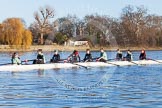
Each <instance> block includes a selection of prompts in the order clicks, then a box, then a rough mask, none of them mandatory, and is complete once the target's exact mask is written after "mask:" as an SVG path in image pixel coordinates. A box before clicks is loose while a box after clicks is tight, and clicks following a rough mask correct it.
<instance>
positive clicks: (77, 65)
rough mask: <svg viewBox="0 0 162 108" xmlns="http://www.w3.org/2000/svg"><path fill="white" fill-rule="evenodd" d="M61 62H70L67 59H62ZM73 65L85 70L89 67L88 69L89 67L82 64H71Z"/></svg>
mask: <svg viewBox="0 0 162 108" xmlns="http://www.w3.org/2000/svg"><path fill="white" fill-rule="evenodd" d="M61 61H64V62H65V61H66V62H67V61H68V60H67V59H61ZM68 63H71V62H68ZM71 64H73V65H77V66H80V67H83V68H85V69H88V68H89V67H87V66H83V65H80V64H77V63H71Z"/></svg>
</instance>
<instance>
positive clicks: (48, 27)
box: [0, 5, 162, 47]
mask: <svg viewBox="0 0 162 108" xmlns="http://www.w3.org/2000/svg"><path fill="white" fill-rule="evenodd" d="M54 17H55V10H54V9H53V8H51V7H49V6H46V7H41V8H40V9H39V10H38V11H36V12H35V13H34V18H35V21H34V22H33V23H32V24H31V25H30V26H29V27H28V28H25V27H24V25H25V24H24V23H23V21H22V20H21V19H19V18H9V19H7V20H5V21H4V22H2V24H0V43H1V44H9V45H14V44H16V45H17V44H19V45H27V46H30V45H31V44H53V43H56V44H59V45H62V44H64V42H65V41H68V40H69V39H71V40H86V41H88V42H89V43H90V45H91V46H117V45H118V46H122V47H134V46H136V47H137V46H143V47H157V46H162V16H158V15H155V14H149V13H148V10H147V9H146V8H145V7H144V6H137V7H134V6H131V5H128V6H126V7H124V8H123V9H122V12H121V15H120V18H113V17H110V16H108V15H98V14H93V15H86V16H85V17H84V18H83V19H79V18H78V17H77V16H76V15H67V16H66V17H61V18H58V19H54Z"/></svg>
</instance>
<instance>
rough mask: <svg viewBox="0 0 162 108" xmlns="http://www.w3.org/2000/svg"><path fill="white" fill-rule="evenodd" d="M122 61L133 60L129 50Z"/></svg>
mask: <svg viewBox="0 0 162 108" xmlns="http://www.w3.org/2000/svg"><path fill="white" fill-rule="evenodd" d="M124 60H126V61H132V60H133V57H132V53H131V51H130V50H129V49H128V51H127V55H126V57H124Z"/></svg>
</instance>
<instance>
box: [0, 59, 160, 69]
mask: <svg viewBox="0 0 162 108" xmlns="http://www.w3.org/2000/svg"><path fill="white" fill-rule="evenodd" d="M153 64H162V60H156V61H155V60H139V61H111V62H110V61H108V62H107V63H104V62H79V63H50V64H30V65H3V66H0V71H29V70H36V69H45V70H46V69H62V68H73V67H76V68H78V67H111V66H131V65H139V66H140V65H153Z"/></svg>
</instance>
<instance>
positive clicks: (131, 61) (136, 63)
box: [128, 61, 139, 65]
mask: <svg viewBox="0 0 162 108" xmlns="http://www.w3.org/2000/svg"><path fill="white" fill-rule="evenodd" d="M128 62H130V63H133V64H135V65H139V64H138V63H135V62H133V61H128Z"/></svg>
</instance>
